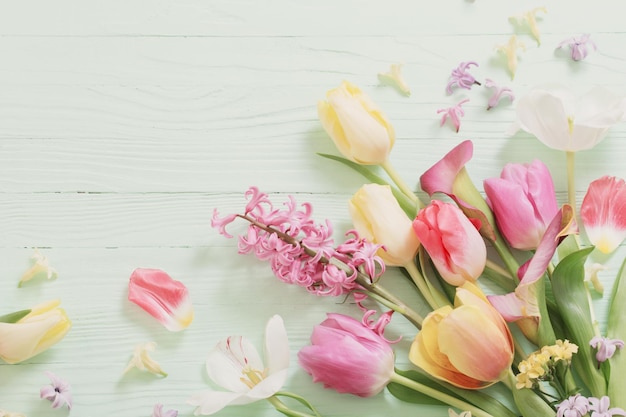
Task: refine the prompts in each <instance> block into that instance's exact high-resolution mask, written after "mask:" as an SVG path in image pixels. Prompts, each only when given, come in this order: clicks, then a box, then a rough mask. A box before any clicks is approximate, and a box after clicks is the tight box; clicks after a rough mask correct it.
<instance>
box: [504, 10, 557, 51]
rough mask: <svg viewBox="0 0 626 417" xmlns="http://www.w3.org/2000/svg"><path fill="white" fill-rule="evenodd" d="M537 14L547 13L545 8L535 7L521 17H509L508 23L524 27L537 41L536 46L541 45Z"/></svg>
mask: <svg viewBox="0 0 626 417" xmlns="http://www.w3.org/2000/svg"><path fill="white" fill-rule="evenodd" d="M537 12H543V13H548V11H547V10H546V8H545V7H535V8H534V9H532V10H529V11H527V12H525V13H522V14H521V15H517V16H511V17H509V21H510V22H511V23H513V24H515V25H526V26H528V29H529V30H530V33H531V34H532V35H533V38H535V40H536V41H537V45H540V44H541V35H540V33H539V28H538V27H537Z"/></svg>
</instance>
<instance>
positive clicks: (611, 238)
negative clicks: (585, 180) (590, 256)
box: [580, 176, 626, 253]
mask: <svg viewBox="0 0 626 417" xmlns="http://www.w3.org/2000/svg"><path fill="white" fill-rule="evenodd" d="M580 217H581V219H582V221H583V225H584V227H585V232H586V233H587V237H588V238H589V241H590V242H591V243H592V244H593V245H594V246H596V247H597V248H598V250H599V251H601V252H603V253H611V252H613V251H614V250H615V249H616V248H617V247H618V246H619V245H620V243H622V241H623V240H624V239H625V238H626V183H625V182H624V180H623V179H619V178H616V177H609V176H605V177H602V178H600V179H598V180H596V181H593V182H592V183H591V184H590V185H589V189H588V190H587V194H586V195H585V198H584V199H583V202H582V205H581V208H580Z"/></svg>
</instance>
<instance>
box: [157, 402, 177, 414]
mask: <svg viewBox="0 0 626 417" xmlns="http://www.w3.org/2000/svg"><path fill="white" fill-rule="evenodd" d="M152 417H178V410H167V411H163V404H155V405H154V410H152Z"/></svg>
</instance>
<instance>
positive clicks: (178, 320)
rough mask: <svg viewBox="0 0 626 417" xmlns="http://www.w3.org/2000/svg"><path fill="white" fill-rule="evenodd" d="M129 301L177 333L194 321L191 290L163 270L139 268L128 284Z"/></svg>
mask: <svg viewBox="0 0 626 417" xmlns="http://www.w3.org/2000/svg"><path fill="white" fill-rule="evenodd" d="M128 300H130V301H132V302H133V303H135V304H137V305H138V306H139V307H141V308H143V309H144V310H145V311H146V312H147V313H149V314H150V315H151V316H152V317H154V318H155V319H157V320H158V321H159V322H161V324H163V326H165V328H166V329H167V330H170V331H173V332H177V331H180V330H183V329H185V328H186V327H187V326H189V325H190V324H191V322H192V321H193V306H192V304H191V299H190V298H189V291H188V290H187V287H185V285H184V284H183V283H182V282H180V281H176V280H174V279H172V277H170V276H169V275H168V274H167V273H166V272H164V271H161V270H160V269H149V268H137V269H135V270H134V271H133V273H132V274H131V276H130V281H129V283H128Z"/></svg>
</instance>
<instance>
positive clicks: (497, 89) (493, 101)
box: [485, 78, 515, 110]
mask: <svg viewBox="0 0 626 417" xmlns="http://www.w3.org/2000/svg"><path fill="white" fill-rule="evenodd" d="M485 87H487V88H492V89H493V90H494V92H493V94H492V95H491V97H489V101H488V102H487V110H491V109H492V108H494V107H496V106H497V105H498V104H500V100H502V99H503V98H505V97H508V98H509V101H510V102H513V100H515V96H514V95H513V90H511V89H510V88H509V87H505V86H499V85H498V84H496V83H495V81H493V80H491V79H489V78H487V79H486V80H485Z"/></svg>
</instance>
